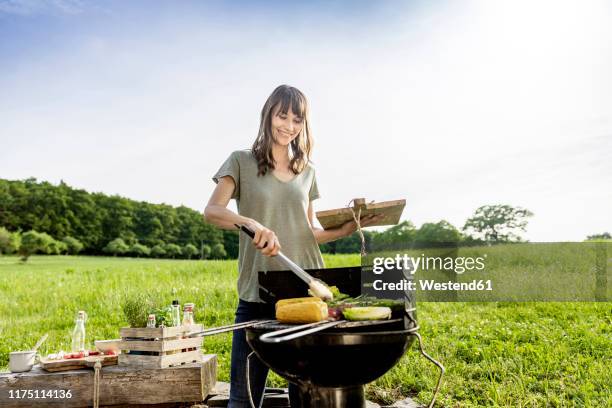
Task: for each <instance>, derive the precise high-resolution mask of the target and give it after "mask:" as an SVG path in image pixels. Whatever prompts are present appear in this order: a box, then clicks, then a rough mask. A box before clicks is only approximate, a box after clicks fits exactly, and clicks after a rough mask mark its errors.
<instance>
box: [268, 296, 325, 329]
mask: <svg viewBox="0 0 612 408" xmlns="http://www.w3.org/2000/svg"><path fill="white" fill-rule="evenodd" d="M327 313H328V312H327V303H325V302H323V301H321V300H320V299H318V302H312V301H308V302H299V303H285V304H283V305H280V306H277V308H276V320H278V321H280V322H283V323H314V322H319V321H321V320H325V319H327Z"/></svg>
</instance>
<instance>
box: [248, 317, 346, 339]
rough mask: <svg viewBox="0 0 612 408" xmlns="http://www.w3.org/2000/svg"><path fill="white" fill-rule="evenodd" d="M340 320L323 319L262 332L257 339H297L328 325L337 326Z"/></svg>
mask: <svg viewBox="0 0 612 408" xmlns="http://www.w3.org/2000/svg"><path fill="white" fill-rule="evenodd" d="M342 322H343V321H342V320H336V321H332V322H330V321H327V320H323V321H320V322H315V323H307V324H302V325H299V326H295V327H289V328H288V329H281V330H275V331H271V332H269V333H266V334H262V335H261V336H259V340H261V341H262V342H264V343H281V342H283V341H288V340H293V339H297V338H298V337H302V336H307V335H309V334H312V333H316V332H319V331H321V330H325V329H329V328H330V327H334V326H337V325H338V324H340V323H342ZM287 333H290V334H287ZM281 334H284V335H285V336H281ZM279 336H280V337H279Z"/></svg>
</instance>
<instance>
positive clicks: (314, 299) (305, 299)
mask: <svg viewBox="0 0 612 408" xmlns="http://www.w3.org/2000/svg"><path fill="white" fill-rule="evenodd" d="M308 302H315V303H316V302H321V299H319V298H318V297H313V296H307V297H300V298H290V299H281V300H279V301H278V302H276V305H275V309H278V308H279V307H280V306H283V305H288V304H293V303H308Z"/></svg>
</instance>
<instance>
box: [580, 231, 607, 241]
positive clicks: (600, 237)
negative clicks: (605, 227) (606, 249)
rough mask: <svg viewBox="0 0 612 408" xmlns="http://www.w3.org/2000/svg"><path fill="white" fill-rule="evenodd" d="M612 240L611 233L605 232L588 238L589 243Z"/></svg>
mask: <svg viewBox="0 0 612 408" xmlns="http://www.w3.org/2000/svg"><path fill="white" fill-rule="evenodd" d="M610 239H612V235H610V233H609V232H604V233H603V234H593V235H589V236H588V237H587V239H586V240H587V241H607V240H610Z"/></svg>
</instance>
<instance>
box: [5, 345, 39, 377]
mask: <svg viewBox="0 0 612 408" xmlns="http://www.w3.org/2000/svg"><path fill="white" fill-rule="evenodd" d="M35 363H36V352H35V351H31V350H30V351H13V352H11V353H9V370H11V372H12V373H23V372H26V371H30V370H31V369H32V367H33V366H34V364H35Z"/></svg>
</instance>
